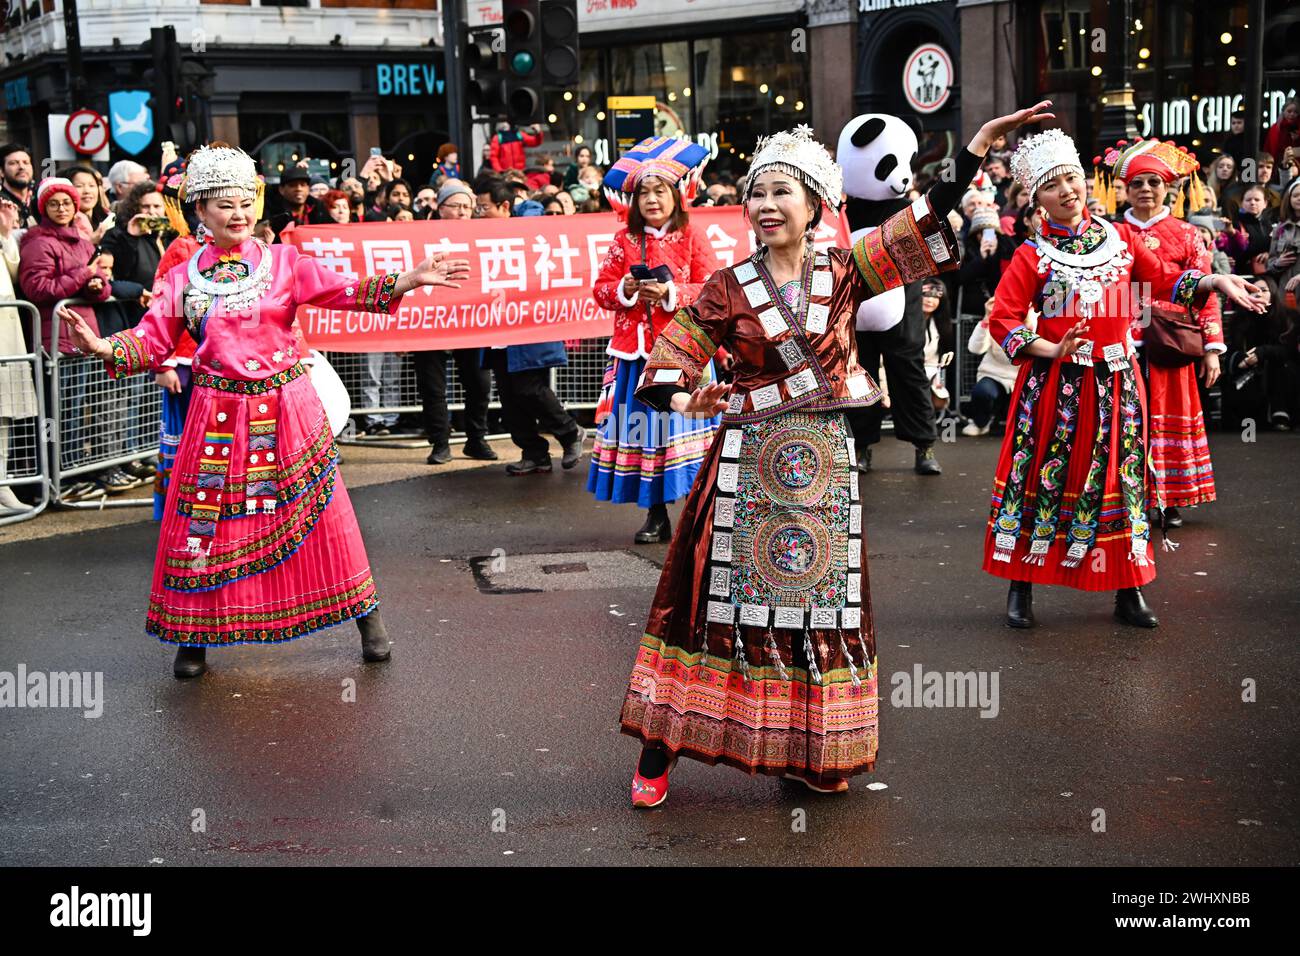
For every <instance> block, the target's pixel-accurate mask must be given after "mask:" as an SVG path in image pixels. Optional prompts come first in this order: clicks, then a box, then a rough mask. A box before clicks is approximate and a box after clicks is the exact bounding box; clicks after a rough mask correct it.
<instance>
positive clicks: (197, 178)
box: [184, 146, 261, 202]
mask: <svg viewBox="0 0 1300 956" xmlns="http://www.w3.org/2000/svg"><path fill="white" fill-rule="evenodd" d="M260 186H261V180H260V179H258V177H257V164H255V163H254V162H253V157H251V156H249V155H248V154H247V153H246V152H244V151H243V150H242V149H235V148H234V147H231V146H200V147H199V148H198V149H196V150H195V151H194V152H193V153H191V154H190V158H189V161H188V162H187V163H186V165H185V195H184V200H185V201H186V202H196V201H198V200H202V199H220V198H221V197H223V196H247V197H249V198H256V197H257V194H258V192H259V188H260Z"/></svg>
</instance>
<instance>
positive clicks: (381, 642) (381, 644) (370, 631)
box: [357, 610, 392, 662]
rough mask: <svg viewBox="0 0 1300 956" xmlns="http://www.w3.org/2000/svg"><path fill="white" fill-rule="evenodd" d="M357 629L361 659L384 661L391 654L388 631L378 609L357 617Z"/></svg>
mask: <svg viewBox="0 0 1300 956" xmlns="http://www.w3.org/2000/svg"><path fill="white" fill-rule="evenodd" d="M357 630H359V631H360V632H361V659H362V660H364V661H367V662H374V661H386V660H388V658H389V657H391V656H392V651H390V650H389V649H388V631H387V629H386V628H385V627H384V619H383V618H381V617H380V616H379V611H378V610H374V611H371V612H370V613H369V614H367V615H366V616H365V617H359V618H357Z"/></svg>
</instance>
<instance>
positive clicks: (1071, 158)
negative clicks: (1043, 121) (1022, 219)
mask: <svg viewBox="0 0 1300 956" xmlns="http://www.w3.org/2000/svg"><path fill="white" fill-rule="evenodd" d="M1069 171H1076V172H1078V174H1079V175H1080V176H1083V175H1084V172H1083V165H1082V164H1081V163H1080V162H1079V150H1078V149H1076V148H1075V145H1074V140H1072V139H1070V137H1069V136H1067V135H1066V134H1065V132H1064V131H1062V130H1059V129H1049V130H1044V131H1043V132H1041V133H1038V134H1036V135H1034V136H1030V137H1029V138H1028V139H1026V140H1025V141H1024V142H1022V143H1021V144H1020V146H1019V148H1018V149H1017V150H1016V151H1015V153H1013V154H1012V156H1011V175H1012V176H1014V177H1015V178H1016V182H1018V183H1020V185H1022V186H1024V187H1025V188H1026V189H1027V190H1029V195H1030V196H1033V194H1034V193H1035V192H1036V191H1037V190H1038V187H1039V186H1041V185H1043V183H1045V182H1047V180H1049V179H1051V178H1052V177H1053V176H1059V175H1061V173H1064V172H1069Z"/></svg>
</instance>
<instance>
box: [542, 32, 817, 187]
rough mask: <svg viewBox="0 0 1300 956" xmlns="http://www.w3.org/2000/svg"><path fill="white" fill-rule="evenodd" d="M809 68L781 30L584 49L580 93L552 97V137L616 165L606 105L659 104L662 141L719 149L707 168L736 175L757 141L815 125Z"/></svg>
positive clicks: (657, 119) (657, 124)
mask: <svg viewBox="0 0 1300 956" xmlns="http://www.w3.org/2000/svg"><path fill="white" fill-rule="evenodd" d="M806 61H807V58H806V57H805V56H803V55H802V54H798V53H795V52H794V51H793V50H792V49H791V44H790V35H789V34H788V33H786V32H784V31H774V32H771V33H751V34H736V35H731V36H726V37H712V38H709V39H704V40H680V41H675V42H672V43H649V44H638V45H636V46H626V47H605V48H601V47H585V48H583V50H582V65H581V75H580V78H579V81H578V86H577V89H576V90H548V91H547V100H546V109H547V111H548V115H547V120H548V122H549V125H550V139H551V140H552V141H553V142H555V141H564V142H566V143H567V144H568V149H569V150H570V152H571V151H572V147H573V146H575V145H577V143H579V142H582V143H586V144H589V145H591V146H593V147H594V148H595V150H596V154H597V162H598V163H599V164H600V165H602V166H608V165H609V164H610V163H611V162H613V161H614V160H616V159H617V158H618V157H617V156H614V155H613V154H612V153H613V151H612V149H611V147H610V142H611V140H612V134H613V128H612V121H611V120H610V118H609V116H608V115H607V112H608V100H609V97H610V96H653V97H654V98H655V103H656V117H655V132H656V133H657V134H658V135H660V136H676V135H684V136H687V137H689V138H691V139H694V140H696V141H697V142H702V143H704V144H705V145H709V146H710V147H713V146H716V148H717V156H716V157H715V158H714V159H713V160H712V162H711V163H710V169H711V170H715V171H719V172H727V171H729V172H731V173H733V175H740V174H742V173H743V172H744V171H745V169H746V168H748V165H749V158H750V156H751V154H752V153H753V151H754V145H755V144H756V143H757V141H758V138H759V137H760V136H765V135H767V134H768V133H772V132H775V131H778V130H783V129H789V128H790V127H792V126H796V125H798V124H799V123H806V122H808V121H809V119H810V117H811V110H810V108H809V97H810V94H809V77H808V69H807V62H806ZM552 117H553V118H552ZM579 137H581V139H579Z"/></svg>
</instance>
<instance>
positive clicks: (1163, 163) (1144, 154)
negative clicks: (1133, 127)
mask: <svg viewBox="0 0 1300 956" xmlns="http://www.w3.org/2000/svg"><path fill="white" fill-rule="evenodd" d="M1105 159H1106V165H1107V166H1109V167H1111V169H1113V170H1114V172H1115V178H1116V179H1122V180H1124V181H1125V182H1128V181H1129V180H1130V179H1132V178H1133V177H1134V176H1137V175H1138V174H1140V173H1155V174H1156V175H1157V176H1159V177H1160V178H1161V179H1163V180H1164V181H1165V182H1167V183H1172V182H1174V181H1176V180H1179V179H1182V178H1183V177H1184V176H1189V175H1191V174H1192V173H1194V172H1196V171H1197V170H1198V169H1200V168H1201V164H1200V163H1199V162H1197V159H1196V157H1195V156H1193V155H1192V154H1191V153H1189V152H1187V150H1185V149H1183V148H1182V147H1181V146H1179V145H1178V144H1177V143H1162V142H1161V141H1160V140H1158V139H1136V140H1134V141H1133V144H1132V145H1131V146H1130V145H1127V144H1126V143H1125V141H1124V140H1120V142H1119V143H1118V144H1117V148H1116V149H1108V150H1106V157H1105Z"/></svg>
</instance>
